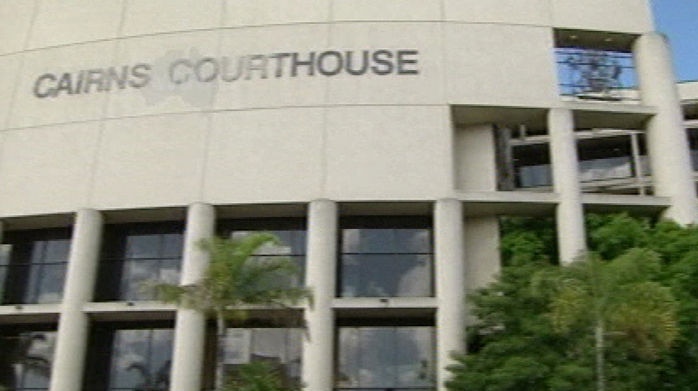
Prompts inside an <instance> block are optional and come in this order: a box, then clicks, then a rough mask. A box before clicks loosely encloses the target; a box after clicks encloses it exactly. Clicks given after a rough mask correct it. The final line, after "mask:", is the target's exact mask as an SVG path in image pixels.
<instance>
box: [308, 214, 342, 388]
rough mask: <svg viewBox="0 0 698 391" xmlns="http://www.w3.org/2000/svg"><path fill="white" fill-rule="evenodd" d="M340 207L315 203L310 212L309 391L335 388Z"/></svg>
mask: <svg viewBox="0 0 698 391" xmlns="http://www.w3.org/2000/svg"><path fill="white" fill-rule="evenodd" d="M337 223H338V216H337V204H336V203H335V202H333V201H330V200H315V201H312V202H311V203H310V205H309V210H308V254H307V260H306V285H307V286H308V287H309V288H310V289H312V291H313V296H314V300H313V301H314V303H313V305H312V306H309V307H307V308H306V309H305V321H306V327H307V331H306V332H307V336H306V338H304V339H303V369H302V378H303V383H304V384H305V385H306V388H305V390H307V391H328V390H332V389H333V387H334V384H333V382H334V380H333V373H334V363H333V361H334V360H333V358H334V335H335V330H334V325H335V322H334V313H333V311H332V301H333V299H334V297H335V292H336V282H335V280H336V275H337V259H336V256H337Z"/></svg>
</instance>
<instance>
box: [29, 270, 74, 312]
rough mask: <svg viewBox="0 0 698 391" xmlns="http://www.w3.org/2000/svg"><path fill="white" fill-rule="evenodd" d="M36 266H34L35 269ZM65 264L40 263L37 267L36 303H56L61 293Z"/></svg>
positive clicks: (59, 299)
mask: <svg viewBox="0 0 698 391" xmlns="http://www.w3.org/2000/svg"><path fill="white" fill-rule="evenodd" d="M36 269H37V267H34V270H36ZM65 269H66V265H65V264H49V265H42V266H41V268H39V269H38V270H39V279H38V287H37V288H38V291H37V297H36V302H37V303H58V302H60V301H61V297H62V294H63V280H64V279H65Z"/></svg>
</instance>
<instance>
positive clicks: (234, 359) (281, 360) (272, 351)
mask: <svg viewBox="0 0 698 391" xmlns="http://www.w3.org/2000/svg"><path fill="white" fill-rule="evenodd" d="M302 338H303V335H302V330H300V329H288V328H251V329H240V328H231V329H228V330H227V331H226V339H225V342H224V352H225V355H224V357H225V358H224V363H225V365H226V369H227V371H228V372H233V373H234V371H235V370H236V368H237V367H238V366H239V365H242V364H245V363H249V362H252V361H263V362H267V363H269V364H270V365H272V366H273V367H276V368H278V369H279V370H280V371H281V373H283V374H284V379H283V383H284V384H292V383H296V384H297V383H298V382H299V381H300V365H301V341H302Z"/></svg>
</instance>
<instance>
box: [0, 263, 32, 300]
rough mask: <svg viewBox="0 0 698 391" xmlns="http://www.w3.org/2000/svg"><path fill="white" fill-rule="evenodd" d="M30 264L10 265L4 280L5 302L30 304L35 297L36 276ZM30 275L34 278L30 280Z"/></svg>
mask: <svg viewBox="0 0 698 391" xmlns="http://www.w3.org/2000/svg"><path fill="white" fill-rule="evenodd" d="M31 270H32V266H31V265H30V264H19V265H10V266H9V267H8V269H7V278H6V281H5V297H4V299H5V304H30V303H32V302H33V299H34V298H35V292H36V285H37V283H36V276H35V275H34V276H32V275H31V274H30V272H31ZM32 277H34V280H33V281H31V279H32Z"/></svg>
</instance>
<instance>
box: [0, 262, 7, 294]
mask: <svg viewBox="0 0 698 391" xmlns="http://www.w3.org/2000/svg"><path fill="white" fill-rule="evenodd" d="M6 277H7V266H2V265H0V303H2V302H4V297H5V279H6Z"/></svg>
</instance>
